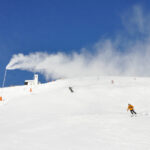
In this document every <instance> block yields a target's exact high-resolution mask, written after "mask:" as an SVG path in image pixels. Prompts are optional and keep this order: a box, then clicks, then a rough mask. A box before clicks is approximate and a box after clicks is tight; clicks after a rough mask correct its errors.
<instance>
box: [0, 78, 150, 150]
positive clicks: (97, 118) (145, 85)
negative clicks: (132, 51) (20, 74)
mask: <svg viewBox="0 0 150 150" xmlns="http://www.w3.org/2000/svg"><path fill="white" fill-rule="evenodd" d="M112 80H113V81H114V84H112ZM69 86H72V87H73V90H74V91H75V92H74V93H71V92H70V91H69V89H68V87H69ZM29 89H30V87H28V86H18V87H9V88H4V89H0V94H1V95H2V96H3V98H4V100H5V101H3V102H0V148H1V149H2V150H149V149H150V78H134V77H86V78H77V79H65V80H58V81H55V82H51V83H47V84H41V85H38V86H36V87H32V89H33V92H32V93H30V92H29ZM128 103H131V104H133V105H134V106H135V110H136V111H137V112H138V113H139V114H138V116H137V117H131V116H130V113H129V112H127V111H126V109H127V104H128Z"/></svg>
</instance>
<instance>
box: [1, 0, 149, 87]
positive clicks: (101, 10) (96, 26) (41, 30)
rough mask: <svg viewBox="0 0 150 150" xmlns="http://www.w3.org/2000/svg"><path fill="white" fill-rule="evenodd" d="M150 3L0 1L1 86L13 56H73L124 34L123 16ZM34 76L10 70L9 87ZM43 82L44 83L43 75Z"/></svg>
mask: <svg viewBox="0 0 150 150" xmlns="http://www.w3.org/2000/svg"><path fill="white" fill-rule="evenodd" d="M136 4H139V5H141V6H142V7H144V9H145V10H146V9H149V6H150V1H148V0H63V1H62V0H13V1H12V0H0V84H2V80H3V75H4V71H5V67H6V65H7V64H8V62H9V61H10V59H11V57H12V55H13V54H18V53H23V54H29V53H31V52H37V51H39V52H48V53H57V52H58V51H61V52H65V53H71V52H72V51H80V49H81V48H82V47H88V46H90V45H93V44H94V43H95V42H97V41H98V40H99V39H100V38H102V37H104V36H106V37H113V36H114V35H115V34H116V32H118V31H122V30H124V29H123V25H122V21H121V16H122V14H124V13H125V12H126V11H128V10H129V9H130V8H131V7H133V6H134V5H136ZM32 76H33V73H31V72H28V71H21V70H10V71H8V73H7V79H6V85H7V86H9V85H17V84H23V82H24V80H25V79H30V78H32ZM40 80H41V81H42V82H45V79H44V77H43V76H42V75H41V76H40Z"/></svg>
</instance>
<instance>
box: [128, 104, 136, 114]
mask: <svg viewBox="0 0 150 150" xmlns="http://www.w3.org/2000/svg"><path fill="white" fill-rule="evenodd" d="M128 110H130V112H131V114H136V112H135V111H134V106H133V105H131V104H128V109H127V111H128Z"/></svg>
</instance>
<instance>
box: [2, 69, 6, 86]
mask: <svg viewBox="0 0 150 150" xmlns="http://www.w3.org/2000/svg"><path fill="white" fill-rule="evenodd" d="M6 74H7V69H5V73H4V79H3V84H2V88H3V87H4V86H5V81H6Z"/></svg>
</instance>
